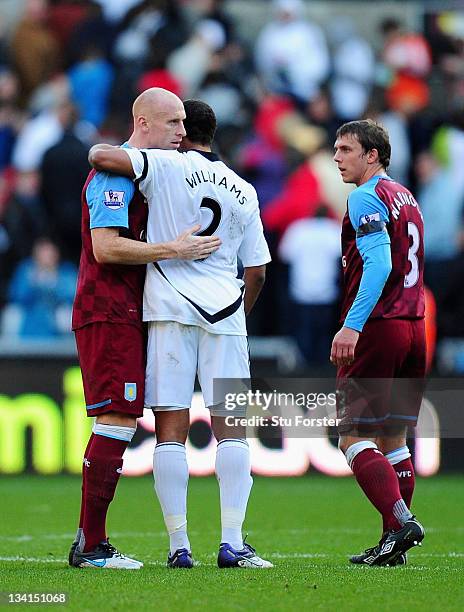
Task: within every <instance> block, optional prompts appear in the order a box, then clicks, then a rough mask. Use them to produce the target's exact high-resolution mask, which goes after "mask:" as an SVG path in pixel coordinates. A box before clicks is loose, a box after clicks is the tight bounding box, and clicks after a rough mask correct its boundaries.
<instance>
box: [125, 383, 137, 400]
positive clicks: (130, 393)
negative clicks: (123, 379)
mask: <svg viewBox="0 0 464 612" xmlns="http://www.w3.org/2000/svg"><path fill="white" fill-rule="evenodd" d="M124 399H125V400H127V401H128V402H133V401H134V400H136V399H137V383H124Z"/></svg>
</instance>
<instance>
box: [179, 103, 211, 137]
mask: <svg viewBox="0 0 464 612" xmlns="http://www.w3.org/2000/svg"><path fill="white" fill-rule="evenodd" d="M184 109H185V119H184V127H185V131H186V132H187V134H186V136H187V138H188V139H189V140H190V142H193V143H197V144H201V145H210V144H211V143H212V142H213V139H214V134H215V132H216V115H215V114H214V111H213V109H212V108H211V106H210V105H209V104H206V102H203V101H202V100H185V102H184Z"/></svg>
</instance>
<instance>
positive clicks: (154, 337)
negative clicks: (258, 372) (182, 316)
mask: <svg viewBox="0 0 464 612" xmlns="http://www.w3.org/2000/svg"><path fill="white" fill-rule="evenodd" d="M196 374H198V380H199V383H200V387H201V390H202V393H203V399H204V401H205V406H206V407H207V408H209V409H210V411H211V414H212V415H214V416H227V414H230V412H228V411H227V410H225V409H224V402H223V401H222V402H221V401H217V399H216V402H215V401H214V395H213V381H214V379H218V378H222V379H224V378H227V379H231V378H233V379H244V381H245V384H246V381H248V380H249V378H250V361H249V354H248V341H247V337H246V336H232V335H225V334H211V333H209V332H207V331H206V330H204V329H202V328H201V327H199V326H197V325H183V324H182V323H177V322H175V321H152V322H150V323H149V325H148V347H147V371H146V379H145V406H146V407H147V408H152V409H153V410H160V411H161V410H181V409H183V408H190V405H191V403H192V396H193V391H194V387H195V375H196ZM242 388H243V387H242ZM244 410H245V411H246V407H245V409H244ZM234 414H236V412H235V411H234Z"/></svg>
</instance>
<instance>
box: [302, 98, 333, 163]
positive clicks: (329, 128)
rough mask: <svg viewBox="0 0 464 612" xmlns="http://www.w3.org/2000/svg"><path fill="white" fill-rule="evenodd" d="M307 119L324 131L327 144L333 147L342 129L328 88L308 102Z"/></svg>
mask: <svg viewBox="0 0 464 612" xmlns="http://www.w3.org/2000/svg"><path fill="white" fill-rule="evenodd" d="M305 117H306V119H307V120H308V121H309V123H310V124H311V125H314V126H316V127H320V128H321V129H323V130H324V132H325V133H326V138H327V142H329V143H330V145H331V146H332V143H334V142H335V134H336V133H337V130H338V128H339V127H340V120H339V119H337V117H336V115H335V111H334V108H333V105H332V100H331V98H330V95H329V92H328V90H327V88H325V87H322V88H321V89H320V90H319V92H318V93H317V94H316V95H315V96H314V98H312V99H311V100H310V101H309V102H308V104H307V106H306V108H305ZM332 165H333V163H332Z"/></svg>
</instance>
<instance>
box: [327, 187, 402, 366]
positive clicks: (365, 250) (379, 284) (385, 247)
mask: <svg viewBox="0 0 464 612" xmlns="http://www.w3.org/2000/svg"><path fill="white" fill-rule="evenodd" d="M348 211H349V215H350V220H351V224H352V226H353V228H354V230H355V231H356V246H357V248H358V251H359V254H360V255H361V257H362V260H363V273H362V276H361V281H360V283H359V288H358V292H357V294H356V297H355V299H354V301H353V304H352V305H351V308H350V310H349V311H348V314H347V316H346V319H345V322H344V324H343V327H342V328H341V330H340V331H338V332H337V333H336V334H335V337H334V339H333V342H332V349H331V352H330V361H331V362H332V363H333V364H334V365H336V366H343V365H349V364H350V363H352V362H353V360H354V358H355V349H356V344H357V342H358V339H359V334H360V333H361V332H362V330H363V327H364V325H365V323H366V321H367V319H368V318H369V316H370V314H371V312H372V311H373V309H374V308H375V305H376V304H377V302H378V300H379V298H380V296H381V295H382V291H383V288H384V286H385V283H386V282H387V279H388V277H389V275H390V272H391V269H392V262H391V250H390V237H389V235H388V232H387V229H386V223H387V221H388V214H389V213H388V209H387V207H386V206H385V204H384V203H383V202H382V201H381V200H379V199H378V197H377V196H376V195H374V194H372V193H369V192H367V193H366V192H365V191H364V190H361V189H355V191H353V192H352V193H351V194H350V196H349V198H348Z"/></svg>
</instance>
